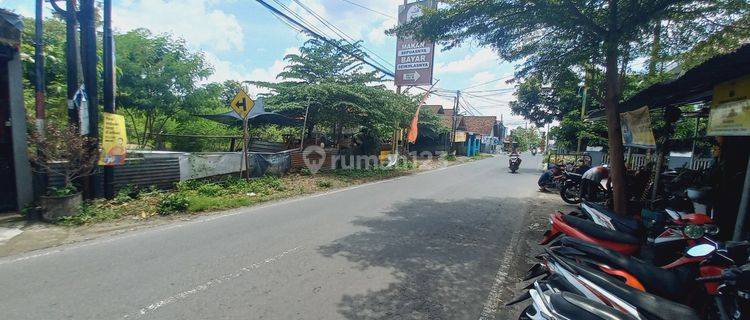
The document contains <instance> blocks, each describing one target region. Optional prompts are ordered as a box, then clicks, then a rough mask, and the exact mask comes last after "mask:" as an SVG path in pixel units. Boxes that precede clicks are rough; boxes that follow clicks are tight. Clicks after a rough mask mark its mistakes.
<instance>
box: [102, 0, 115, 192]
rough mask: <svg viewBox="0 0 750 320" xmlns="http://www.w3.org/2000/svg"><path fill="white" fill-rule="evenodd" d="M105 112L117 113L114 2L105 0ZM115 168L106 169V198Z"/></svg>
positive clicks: (108, 167)
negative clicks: (113, 32) (113, 22)
mask: <svg viewBox="0 0 750 320" xmlns="http://www.w3.org/2000/svg"><path fill="white" fill-rule="evenodd" d="M103 40H104V44H103V48H104V52H103V54H104V57H103V59H102V62H103V63H104V112H108V113H115V50H114V38H113V37H112V0H104V37H103ZM114 182H115V179H114V167H112V166H105V167H104V196H105V197H107V199H112V198H114V196H115V190H114Z"/></svg>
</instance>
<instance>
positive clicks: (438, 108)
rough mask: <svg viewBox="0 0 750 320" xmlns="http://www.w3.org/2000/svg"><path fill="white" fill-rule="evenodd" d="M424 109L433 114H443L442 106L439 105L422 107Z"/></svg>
mask: <svg viewBox="0 0 750 320" xmlns="http://www.w3.org/2000/svg"><path fill="white" fill-rule="evenodd" d="M424 107H425V108H426V109H429V110H432V112H434V113H435V114H443V106H441V105H439V104H428V105H425V106H424Z"/></svg>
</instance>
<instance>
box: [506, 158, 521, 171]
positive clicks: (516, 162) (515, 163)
mask: <svg viewBox="0 0 750 320" xmlns="http://www.w3.org/2000/svg"><path fill="white" fill-rule="evenodd" d="M508 165H509V167H510V172H512V173H516V171H518V168H519V167H520V166H521V157H519V156H518V155H511V156H510V159H508Z"/></svg>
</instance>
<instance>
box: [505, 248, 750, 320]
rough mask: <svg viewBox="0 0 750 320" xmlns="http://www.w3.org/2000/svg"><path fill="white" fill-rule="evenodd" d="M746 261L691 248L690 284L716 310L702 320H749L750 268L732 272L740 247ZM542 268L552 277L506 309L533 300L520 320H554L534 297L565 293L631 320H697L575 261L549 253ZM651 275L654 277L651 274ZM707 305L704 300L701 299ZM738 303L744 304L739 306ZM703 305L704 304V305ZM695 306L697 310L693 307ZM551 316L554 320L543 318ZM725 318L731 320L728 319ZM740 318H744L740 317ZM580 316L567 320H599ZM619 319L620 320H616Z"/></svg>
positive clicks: (704, 311) (691, 312)
mask: <svg viewBox="0 0 750 320" xmlns="http://www.w3.org/2000/svg"><path fill="white" fill-rule="evenodd" d="M744 248H745V250H744V255H742V256H743V258H741V260H732V259H731V258H729V257H727V255H729V253H728V251H727V250H723V249H721V248H719V247H718V246H716V245H712V244H701V245H698V246H695V247H692V248H690V249H689V250H688V251H687V256H689V257H691V258H693V259H702V260H703V261H704V262H709V261H710V262H712V263H701V265H700V277H698V278H695V279H694V282H693V284H696V285H697V284H701V283H702V284H703V285H704V286H705V288H706V290H705V292H706V293H708V294H709V295H711V296H713V297H714V299H713V300H714V304H713V305H711V304H710V303H704V305H706V306H710V307H711V308H703V309H701V311H702V312H701V313H702V314H703V315H704V316H707V315H714V314H716V315H718V317H719V319H722V320H723V319H745V317H744V316H747V315H748V313H747V312H748V311H747V310H746V308H745V306H746V305H747V301H745V300H747V298H748V297H749V296H748V295H747V293H748V288H750V264H748V265H744V266H742V267H740V268H736V267H733V265H734V261H744V260H746V259H747V252H746V251H747V246H746V245H745V246H744ZM714 258H718V260H724V261H725V262H728V264H729V266H722V265H721V263H719V264H717V263H715V261H711V260H712V259H714ZM544 259H545V266H546V268H548V270H549V271H550V272H551V275H549V276H547V277H545V279H542V280H538V281H536V282H535V283H534V284H533V286H532V287H530V290H529V291H528V292H527V293H526V294H524V295H522V296H521V297H519V298H518V299H515V300H513V301H512V302H510V303H508V305H511V304H515V303H518V302H520V301H523V300H526V299H528V298H531V299H532V305H531V306H530V307H528V308H526V310H525V311H524V314H523V315H522V316H521V317H520V319H558V318H555V317H554V313H553V312H550V311H549V310H550V308H552V309H554V307H553V306H550V304H549V301H550V300H549V299H540V298H538V297H551V295H553V294H558V293H560V292H563V291H568V292H571V293H574V294H577V295H579V296H581V297H585V298H587V299H590V300H592V301H594V302H598V303H601V304H606V305H608V306H609V307H611V308H614V309H616V310H618V311H621V312H623V313H625V314H627V316H629V317H631V318H630V319H700V318H701V317H699V314H698V312H696V310H694V309H692V308H689V307H687V306H685V305H682V304H679V303H676V302H674V301H672V300H669V299H664V298H663V297H660V296H657V295H654V294H651V293H646V292H644V291H643V289H642V288H637V287H633V286H632V284H627V283H625V284H624V283H623V282H622V281H621V280H619V279H618V278H615V277H613V276H612V275H610V274H607V273H604V272H601V271H599V270H596V269H595V268H591V267H589V266H587V265H583V264H579V263H577V262H576V261H575V260H573V259H569V258H567V257H565V256H563V255H560V254H558V253H555V252H553V251H552V250H547V251H546V253H545V254H544ZM651 271H656V270H655V269H653V270H651ZM654 281H655V285H662V286H668V285H670V282H671V285H679V284H680V282H675V281H674V280H668V279H667V278H665V279H659V278H658V277H656V278H654ZM704 300H706V299H704ZM740 300H743V301H741V302H740ZM704 302H705V301H704ZM691 305H697V304H691ZM549 314H552V315H553V316H552V317H549V316H547V315H549ZM729 315H731V316H732V317H731V318H730V317H729ZM743 315H744V316H743ZM586 316H588V314H586V313H583V314H582V316H573V317H567V319H598V318H590V317H586ZM615 319H618V318H615Z"/></svg>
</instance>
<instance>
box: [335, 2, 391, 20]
mask: <svg viewBox="0 0 750 320" xmlns="http://www.w3.org/2000/svg"><path fill="white" fill-rule="evenodd" d="M341 1H344V2H346V3H349V4H352V5H355V6H357V7H360V8H362V9H365V10H367V11H370V12H374V13H377V14H379V15H381V16H384V17H388V18H391V19H396V17H394V16H392V15H389V14H387V13H384V12H381V11H378V10H375V9H372V8H368V7H365V6H363V5H361V4H359V3H356V2H353V1H349V0H341Z"/></svg>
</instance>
